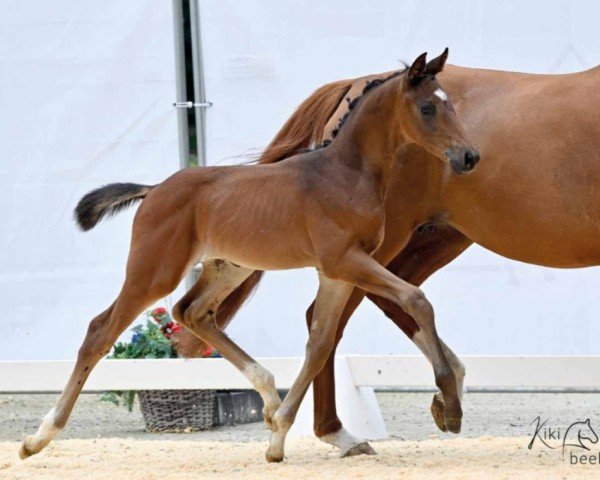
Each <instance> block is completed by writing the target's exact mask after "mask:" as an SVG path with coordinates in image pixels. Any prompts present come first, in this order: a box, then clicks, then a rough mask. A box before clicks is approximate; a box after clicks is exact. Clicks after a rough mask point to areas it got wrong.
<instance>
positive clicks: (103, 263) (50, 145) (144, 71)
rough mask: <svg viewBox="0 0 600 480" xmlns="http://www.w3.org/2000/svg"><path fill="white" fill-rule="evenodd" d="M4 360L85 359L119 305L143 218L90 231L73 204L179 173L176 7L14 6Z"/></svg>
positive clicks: (2, 134) (57, 2)
mask: <svg viewBox="0 0 600 480" xmlns="http://www.w3.org/2000/svg"><path fill="white" fill-rule="evenodd" d="M1 12H2V13H1V14H0V106H1V107H0V112H1V113H0V145H1V148H2V154H1V155H0V184H1V185H2V187H1V188H0V219H1V221H2V227H0V231H1V232H2V233H1V234H0V252H1V253H0V305H1V308H2V334H1V335H0V360H4V359H63V358H64V359H68V358H73V357H74V356H75V355H76V353H77V349H78V347H79V345H80V343H81V340H82V338H83V335H84V332H85V329H86V328H87V324H88V322H89V321H90V320H91V318H93V316H94V315H96V314H97V313H99V312H101V311H102V310H104V309H105V308H106V307H107V306H108V305H110V303H111V302H112V301H113V300H114V298H115V296H116V294H117V293H118V291H119V289H120V286H121V283H122V280H123V277H124V265H125V259H126V255H127V251H128V246H129V237H130V230H131V219H132V216H133V213H134V211H135V210H133V209H132V210H130V211H128V212H126V213H123V214H121V215H119V216H118V217H117V218H115V219H113V220H111V221H109V222H105V223H103V224H101V225H99V226H98V227H97V228H96V229H95V230H93V231H91V232H88V233H85V234H84V233H81V232H79V231H78V230H77V229H76V227H75V223H74V222H73V221H72V211H73V207H74V206H75V205H76V203H77V201H78V199H79V198H80V197H81V196H82V195H83V194H84V193H86V192H87V191H89V190H91V189H92V188H95V187H98V186H101V185H103V184H106V183H109V182H114V181H135V182H139V183H155V182H157V181H160V180H161V179H163V178H164V177H165V176H167V175H168V174H170V173H172V172H174V171H176V170H177V169H178V167H179V158H178V146H177V120H176V113H175V111H174V109H173V107H172V106H171V103H172V102H173V100H174V98H175V86H174V85H175V80H174V76H175V67H174V58H173V56H174V46H173V38H174V37H173V20H172V15H171V2H170V1H165V0H127V1H119V0H102V1H97V0H96V1H86V2H82V1H79V0H53V1H52V2H41V1H38V2H17V1H8V2H3V3H2V9H1Z"/></svg>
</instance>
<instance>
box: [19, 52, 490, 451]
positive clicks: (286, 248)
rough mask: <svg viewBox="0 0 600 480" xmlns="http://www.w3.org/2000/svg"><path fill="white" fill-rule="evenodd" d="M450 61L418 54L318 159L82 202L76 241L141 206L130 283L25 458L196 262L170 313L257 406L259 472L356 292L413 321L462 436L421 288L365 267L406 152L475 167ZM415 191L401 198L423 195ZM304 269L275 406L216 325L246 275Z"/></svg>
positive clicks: (255, 370)
mask: <svg viewBox="0 0 600 480" xmlns="http://www.w3.org/2000/svg"><path fill="white" fill-rule="evenodd" d="M447 53H448V50H447V49H446V50H445V51H444V53H443V54H442V55H441V56H440V57H438V58H436V59H434V60H432V61H431V62H429V63H426V60H425V54H422V55H421V56H419V57H418V58H417V59H416V60H415V62H414V63H413V64H412V65H411V67H410V68H408V69H406V70H405V71H403V72H398V73H394V74H393V75H390V76H389V77H387V78H386V80H385V81H380V82H375V83H371V84H370V85H369V88H368V93H367V94H366V95H364V96H363V97H362V98H361V100H360V101H359V102H356V108H355V109H354V112H353V114H352V115H349V116H348V117H347V121H346V122H345V127H344V128H343V129H342V130H341V131H340V133H339V135H338V136H337V137H336V138H335V140H334V141H333V142H331V143H330V144H329V145H328V146H327V147H326V148H320V149H317V150H314V151H311V152H309V153H304V154H301V155H298V156H295V157H293V158H290V159H288V160H285V161H282V162H278V163H275V164H271V165H262V166H252V167H250V166H236V167H208V168H194V169H185V170H182V171H179V172H178V173H176V174H174V175H173V176H171V177H170V178H168V179H167V180H165V181H164V182H163V183H161V184H159V185H156V186H153V187H150V186H144V185H136V184H112V185H107V186H105V187H102V188H100V189H97V190H94V191H92V192H90V193H88V194H87V195H86V196H84V197H83V198H82V199H81V201H80V202H79V204H78V206H77V208H76V210H75V213H76V218H77V220H78V223H79V225H80V226H81V227H82V229H84V230H89V229H91V228H93V227H94V226H95V225H96V224H97V223H98V222H99V221H100V220H102V218H103V217H105V216H107V215H111V214H114V213H116V212H118V211H119V210H121V209H122V208H124V207H126V206H128V205H130V204H131V203H132V202H134V201H136V200H138V199H142V198H143V199H144V201H143V202H142V204H141V206H140V208H139V210H138V212H137V214H136V217H135V220H134V223H133V232H132V240H131V247H130V253H129V259H128V262H127V270H126V279H125V283H124V285H123V287H122V290H121V292H120V294H119V296H118V297H117V299H116V300H115V302H114V303H113V304H112V305H111V306H110V307H109V308H108V309H107V310H106V311H104V312H103V313H101V314H100V315H99V316H97V317H96V318H95V319H93V320H92V322H91V323H90V326H89V330H88V333H87V336H86V338H85V340H84V342H83V345H82V347H81V349H80V351H79V355H78V358H77V362H76V365H75V368H74V371H73V373H72V375H71V377H70V379H69V382H68V384H67V386H66V388H65V390H64V391H63V393H62V395H61V396H60V398H59V400H58V402H57V404H56V406H55V408H53V409H52V410H50V412H49V413H48V414H47V415H46V417H45V418H44V421H43V422H42V424H41V426H40V428H39V430H38V431H37V433H36V434H35V435H32V436H27V437H26V438H25V441H24V442H23V445H22V447H21V450H20V454H21V457H22V458H26V457H28V456H29V455H32V454H35V453H37V452H39V451H40V450H41V449H42V448H44V447H45V446H46V445H47V444H48V443H49V442H50V441H51V439H52V438H53V437H54V436H55V435H56V434H57V433H58V432H59V431H60V429H62V428H63V427H64V425H65V423H66V421H67V418H68V416H69V414H70V412H71V410H72V408H73V405H74V403H75V401H76V399H77V397H78V395H79V393H80V392H81V389H82V387H83V384H84V382H85V380H86V379H87V377H88V375H89V374H90V372H91V370H92V368H93V367H94V366H95V364H96V363H97V362H98V360H100V358H102V357H103V356H104V355H105V354H106V353H107V351H108V349H109V348H110V347H111V345H112V344H113V343H114V342H115V340H116V339H117V337H118V336H119V335H120V334H121V333H122V332H123V331H124V330H125V328H126V327H127V326H128V325H129V324H130V323H131V322H132V321H133V320H134V319H135V318H136V317H137V316H138V315H139V314H140V313H141V312H142V311H143V310H144V309H145V308H147V307H148V306H150V305H151V304H152V303H154V302H155V301H157V300H159V299H160V298H162V297H164V296H165V295H167V294H169V293H170V292H172V291H173V290H174V289H175V287H177V285H178V284H179V282H180V281H181V279H182V278H183V277H184V276H185V275H186V273H187V272H188V271H189V270H190V268H191V267H192V266H193V265H194V264H195V263H197V262H198V261H203V262H206V263H205V265H206V266H205V269H204V270H203V273H202V275H201V277H200V279H199V280H198V282H197V283H196V285H194V287H192V289H191V290H190V291H189V292H187V293H186V294H185V296H184V297H183V298H182V299H181V300H180V301H179V302H178V303H177V305H175V307H174V311H173V315H174V317H175V319H176V320H177V321H178V322H179V323H181V324H182V325H185V326H186V327H187V328H188V329H190V330H191V331H193V332H194V333H195V334H196V335H198V337H200V338H201V339H203V340H204V341H206V342H208V343H209V344H210V345H212V346H213V347H215V348H216V349H218V350H219V352H220V353H221V355H222V356H223V357H225V358H226V359H227V360H229V361H230V362H231V363H233V364H234V365H235V367H236V368H238V369H239V370H240V371H241V372H242V373H243V374H244V375H245V376H246V377H247V378H248V380H249V381H250V382H251V383H252V385H253V387H254V388H255V389H256V390H257V391H258V392H259V393H260V394H261V396H262V398H263V401H264V404H265V408H264V411H263V414H264V417H265V421H266V422H267V425H268V426H269V427H270V429H271V431H272V433H271V440H270V445H269V448H268V450H267V454H266V456H267V460H269V461H281V460H282V459H283V456H284V443H285V437H286V435H287V432H288V430H289V428H290V427H291V425H292V423H293V421H294V418H295V416H296V413H297V410H298V407H299V405H300V402H301V401H302V398H303V396H304V394H305V393H306V390H307V388H308V386H309V385H310V383H311V382H312V381H313V379H314V377H315V376H316V375H317V373H319V372H320V371H321V369H322V368H323V366H324V364H325V362H326V360H327V358H328V357H329V354H330V353H331V351H332V348H333V345H334V343H335V337H336V332H337V326H338V320H339V318H340V316H341V314H342V311H343V309H344V306H345V305H346V303H347V301H348V298H349V297H350V295H351V294H352V291H353V289H354V287H355V286H356V287H360V288H361V289H363V290H366V291H368V292H371V293H373V294H375V295H379V296H382V297H383V298H386V299H387V300H389V301H391V302H394V303H397V304H398V306H399V307H400V308H402V309H403V310H404V311H406V312H408V313H409V314H410V315H411V316H412V318H413V319H414V320H415V322H416V323H417V325H418V326H419V328H420V331H421V332H423V336H424V338H425V339H426V341H427V343H428V345H429V346H430V347H431V351H430V354H431V358H432V360H433V365H434V370H435V376H436V383H437V385H438V386H439V388H440V390H441V391H442V393H443V398H444V402H445V408H444V412H443V414H444V419H445V422H446V426H447V428H448V429H450V430H453V431H458V430H459V429H460V423H461V417H462V411H461V405H460V399H459V393H458V390H457V388H456V386H457V382H456V378H455V376H454V373H453V370H452V367H451V366H450V365H449V363H448V361H447V360H446V356H445V354H444V351H443V347H442V345H441V343H440V342H439V340H438V338H437V333H436V330H435V324H434V316H433V309H432V307H431V305H430V304H429V302H428V301H427V300H426V298H425V296H424V295H423V293H422V292H421V291H420V290H419V289H418V288H417V287H414V286H413V285H410V284H409V283H407V282H405V281H403V280H401V279H399V278H398V277H396V276H395V275H393V274H391V273H390V272H389V271H388V270H386V269H385V268H384V267H383V266H382V265H381V264H380V263H379V262H378V260H377V257H376V256H375V257H374V256H373V254H374V253H376V251H377V249H378V247H379V246H380V245H381V243H382V242H383V238H384V230H385V220H386V211H385V198H386V193H387V191H388V188H389V185H390V182H389V179H390V177H391V176H392V172H393V170H394V168H395V167H396V166H397V164H398V163H399V161H400V162H401V161H402V157H403V156H404V155H405V154H408V152H410V151H411V150H412V149H413V145H418V146H419V148H422V149H425V150H427V151H428V152H430V153H431V154H432V155H433V156H434V157H436V158H438V159H441V160H443V162H444V163H449V164H450V165H451V166H452V169H453V170H454V171H455V172H456V173H459V174H460V173H465V172H467V171H469V170H472V169H473V168H474V167H475V164H476V163H477V161H478V159H479V154H478V153H477V151H476V150H475V149H474V148H473V147H472V146H471V145H470V144H469V143H468V142H467V140H466V137H465V135H464V131H463V129H462V127H461V126H460V124H459V123H458V121H457V119H456V114H455V112H454V109H453V108H452V104H451V102H450V99H449V98H448V97H447V95H446V93H445V92H444V91H443V90H442V88H441V86H440V84H439V83H438V82H437V80H436V78H435V75H436V74H437V73H439V72H440V71H441V70H442V68H443V66H444V64H445V61H446V58H447ZM374 87H377V88H374ZM416 187H417V188H416V189H413V190H412V191H411V192H407V196H412V197H418V196H420V195H422V190H421V189H420V185H418V184H417V185H416ZM411 203H412V202H411ZM410 206H411V204H408V205H407V209H410ZM406 213H407V215H408V214H409V212H408V211H407V212H406ZM211 259H212V260H213V262H209V260H211ZM386 263H387V262H386ZM307 266H313V267H316V268H317V269H318V272H319V290H318V293H317V298H316V300H315V305H314V309H313V312H314V314H313V321H312V326H311V329H310V335H309V340H308V343H307V347H306V358H305V361H304V364H303V366H302V369H301V371H300V373H299V374H298V377H297V379H296V381H295V382H294V384H293V386H292V388H291V389H290V391H289V393H288V394H287V395H286V397H285V399H284V401H283V403H281V402H280V400H279V396H278V394H277V390H276V388H275V383H274V379H273V376H272V375H271V373H270V372H268V371H267V370H266V369H264V368H263V367H262V366H260V365H259V364H258V363H257V362H256V361H255V360H254V359H252V358H251V357H250V356H249V355H248V354H247V353H245V352H244V351H243V350H242V349H241V348H240V347H239V346H238V345H237V344H235V343H234V342H233V341H232V340H231V339H229V337H227V336H226V335H225V334H224V333H223V332H222V331H221V329H219V328H218V327H217V326H216V324H215V312H216V311H217V309H218V307H219V304H220V303H221V301H222V300H223V299H225V298H226V297H227V296H228V295H229V294H230V293H231V292H232V291H233V290H235V289H236V288H237V287H238V286H239V285H240V284H241V283H242V282H244V281H245V280H246V279H247V278H248V277H249V276H250V275H251V274H252V272H253V271H254V270H256V269H261V270H275V269H290V268H301V267H307Z"/></svg>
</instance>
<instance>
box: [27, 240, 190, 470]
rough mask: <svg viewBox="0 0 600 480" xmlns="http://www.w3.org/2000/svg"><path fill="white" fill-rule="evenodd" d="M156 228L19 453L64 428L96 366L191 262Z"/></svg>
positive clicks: (135, 251)
mask: <svg viewBox="0 0 600 480" xmlns="http://www.w3.org/2000/svg"><path fill="white" fill-rule="evenodd" d="M166 237H168V232H164V231H163V230H162V229H160V228H157V229H155V233H154V234H147V235H144V240H143V242H142V241H141V240H140V241H136V239H135V238H134V241H133V242H132V248H131V252H130V255H129V260H128V264H127V275H126V279H125V283H124V285H123V287H122V289H121V292H120V294H119V296H118V297H117V299H116V300H115V302H114V303H113V304H112V305H111V306H110V307H109V308H108V309H107V310H105V311H104V312H102V313H101V314H100V315H98V316H97V317H96V318H94V319H93V320H92V321H91V322H90V325H89V328H88V331H87V334H86V336H85V340H84V341H83V344H82V345H81V348H80V349H79V354H78V356H77V361H76V363H75V368H74V369H73V372H72V373H71V377H70V378H69V381H68V383H67V385H66V387H65V389H64V390H63V392H62V394H61V395H60V397H59V399H58V401H57V403H56V405H55V406H54V408H52V409H51V410H50V411H49V412H48V413H47V414H46V416H45V417H44V419H43V421H42V424H41V425H40V427H39V429H38V431H37V432H36V433H35V434H34V435H28V436H27V437H25V440H24V441H23V444H22V446H21V449H20V450H19V455H20V457H21V458H23V459H25V458H27V457H29V456H31V455H34V454H36V453H38V452H39V451H41V450H42V449H43V448H44V447H45V446H46V445H48V443H50V441H51V440H52V439H53V438H54V437H56V435H58V433H60V431H61V430H62V429H63V428H64V426H65V424H66V423H67V420H68V418H69V415H70V413H71V411H72V410H73V406H74V405H75V402H76V400H77V397H78V396H79V394H80V393H81V390H82V388H83V385H84V383H85V381H86V380H87V378H88V376H89V375H90V373H91V371H92V369H93V368H94V366H95V365H96V364H97V363H98V361H99V360H100V359H101V358H102V357H104V356H105V355H106V354H107V353H108V352H109V350H110V348H111V347H112V345H113V344H114V342H115V341H116V340H117V338H118V337H119V335H121V333H123V331H124V330H125V329H126V328H127V327H128V326H129V325H130V324H131V323H132V322H133V320H135V318H136V317H137V316H138V315H139V314H140V313H142V312H143V311H144V309H146V308H148V307H149V306H150V305H152V304H153V303H154V302H156V301H157V300H159V299H161V298H163V297H164V296H166V295H168V294H169V293H171V291H173V289H175V287H177V284H178V283H179V281H180V279H181V278H182V277H183V274H184V272H185V269H186V267H187V264H188V258H187V257H186V253H188V252H189V245H188V244H187V243H186V242H178V241H177V239H174V238H173V237H171V241H168V242H165V240H164V239H165V238H166ZM178 243H181V244H178Z"/></svg>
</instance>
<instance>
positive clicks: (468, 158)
mask: <svg viewBox="0 0 600 480" xmlns="http://www.w3.org/2000/svg"><path fill="white" fill-rule="evenodd" d="M478 161H479V153H478V152H473V151H471V150H467V151H466V152H465V170H466V171H471V170H473V169H474V168H475V165H477V162H478Z"/></svg>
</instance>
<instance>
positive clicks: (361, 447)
mask: <svg viewBox="0 0 600 480" xmlns="http://www.w3.org/2000/svg"><path fill="white" fill-rule="evenodd" d="M356 455H377V452H376V451H375V450H374V449H373V447H371V445H369V443H368V442H362V443H359V444H358V445H353V446H352V447H351V448H350V449H349V450H346V451H345V452H344V453H342V455H341V457H342V458H344V457H355V456H356Z"/></svg>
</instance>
